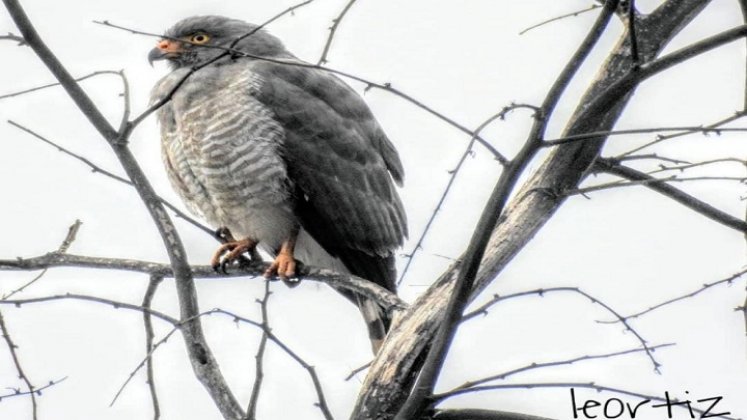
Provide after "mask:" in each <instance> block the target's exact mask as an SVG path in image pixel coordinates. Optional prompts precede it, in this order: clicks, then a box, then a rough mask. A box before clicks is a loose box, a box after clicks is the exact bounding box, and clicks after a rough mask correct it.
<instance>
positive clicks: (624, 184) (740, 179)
mask: <svg viewBox="0 0 747 420" xmlns="http://www.w3.org/2000/svg"><path fill="white" fill-rule="evenodd" d="M646 175H649V174H646ZM690 181H737V182H740V183H745V182H747V177H734V176H691V177H678V176H677V175H670V176H667V177H665V178H655V177H650V178H647V179H638V180H633V181H615V182H608V183H604V184H597V185H593V186H591V187H585V188H576V189H572V190H568V191H565V192H564V193H565V194H566V195H568V196H571V195H583V196H585V197H586V195H587V194H589V193H592V192H598V191H604V190H611V189H614V188H621V187H634V186H636V185H649V184H665V183H669V182H690Z"/></svg>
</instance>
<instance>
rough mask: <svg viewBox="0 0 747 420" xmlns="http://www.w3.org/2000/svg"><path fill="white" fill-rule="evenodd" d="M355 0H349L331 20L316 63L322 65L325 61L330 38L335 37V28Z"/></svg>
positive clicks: (330, 43) (330, 42) (330, 44)
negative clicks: (322, 49) (325, 40)
mask: <svg viewBox="0 0 747 420" xmlns="http://www.w3.org/2000/svg"><path fill="white" fill-rule="evenodd" d="M355 2H356V0H349V1H348V2H347V4H346V5H345V7H344V8H343V9H342V11H341V12H340V14H339V15H338V16H337V17H336V18H335V19H333V20H332V26H330V27H329V36H328V37H327V42H326V43H325V44H324V51H322V55H321V56H320V57H319V60H318V61H317V62H316V64H319V65H322V64H324V63H327V54H328V53H329V49H330V47H331V46H332V40H333V39H334V38H335V32H337V28H338V27H339V26H340V23H342V20H343V19H344V18H345V15H346V14H347V13H348V10H350V8H351V7H353V4H355Z"/></svg>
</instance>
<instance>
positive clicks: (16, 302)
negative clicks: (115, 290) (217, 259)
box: [0, 293, 179, 325]
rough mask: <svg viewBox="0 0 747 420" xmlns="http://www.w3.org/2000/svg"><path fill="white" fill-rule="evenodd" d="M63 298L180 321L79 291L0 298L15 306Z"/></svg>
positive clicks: (171, 321)
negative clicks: (22, 297)
mask: <svg viewBox="0 0 747 420" xmlns="http://www.w3.org/2000/svg"><path fill="white" fill-rule="evenodd" d="M61 300H81V301H86V302H95V303H102V304H104V305H109V306H111V307H113V308H114V309H127V310H131V311H138V312H147V313H149V314H151V315H153V316H154V317H156V318H158V319H161V320H164V321H166V322H168V323H170V324H172V325H174V324H178V323H179V320H178V319H176V318H174V317H172V316H170V315H167V314H165V313H163V312H159V311H156V310H153V309H151V308H146V307H143V306H140V305H134V304H132V303H127V302H121V301H118V300H112V299H106V298H102V297H98V296H90V295H82V294H79V293H65V294H64V295H49V296H39V297H34V298H27V299H4V300H0V305H13V306H15V307H21V306H23V305H31V304H34V303H44V302H53V301H61Z"/></svg>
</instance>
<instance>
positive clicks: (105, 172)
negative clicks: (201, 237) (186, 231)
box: [8, 120, 215, 237]
mask: <svg viewBox="0 0 747 420" xmlns="http://www.w3.org/2000/svg"><path fill="white" fill-rule="evenodd" d="M8 124H10V125H12V126H13V127H15V128H18V129H19V130H21V131H24V132H26V133H28V134H30V135H31V136H33V137H34V138H36V139H38V140H41V141H42V142H44V143H46V144H48V145H50V146H52V147H54V148H56V149H57V150H58V151H60V152H62V153H63V154H65V155H67V156H70V157H72V158H73V159H76V160H78V161H80V162H83V163H84V164H85V165H86V166H88V167H89V168H91V171H92V172H94V173H99V174H101V175H104V176H106V177H108V178H111V179H113V180H115V181H119V182H121V183H123V184H127V185H129V186H131V187H135V185H134V184H133V183H132V181H130V180H129V179H126V178H123V177H121V176H119V175H116V174H115V173H113V172H111V171H108V170H106V169H104V168H102V167H100V166H98V165H96V164H95V163H93V162H91V161H90V160H89V159H87V158H85V157H83V156H81V155H79V154H77V153H75V152H73V151H71V150H68V149H66V148H64V147H62V146H60V145H59V144H57V143H55V142H54V141H52V140H50V139H48V138H46V137H44V136H42V135H41V134H39V133H37V132H36V131H33V130H31V129H30V128H28V127H26V126H23V125H21V124H19V123H17V122H15V121H12V120H8ZM156 198H157V199H158V200H159V201H160V202H161V203H162V204H163V205H164V206H166V207H168V208H169V210H171V211H172V212H174V214H176V215H177V216H178V217H179V218H181V219H183V220H184V221H186V222H187V223H189V224H191V225H192V226H194V227H196V228H197V229H200V230H201V231H203V232H205V233H207V234H208V235H210V236H211V237H215V231H214V230H213V229H210V228H209V227H207V226H205V225H203V224H202V223H200V222H198V221H197V220H195V219H193V218H192V217H190V216H189V215H188V214H186V213H184V212H183V211H181V210H179V208H178V207H176V206H175V205H173V204H171V203H170V202H168V201H166V200H165V199H163V198H162V197H161V196H160V195H156Z"/></svg>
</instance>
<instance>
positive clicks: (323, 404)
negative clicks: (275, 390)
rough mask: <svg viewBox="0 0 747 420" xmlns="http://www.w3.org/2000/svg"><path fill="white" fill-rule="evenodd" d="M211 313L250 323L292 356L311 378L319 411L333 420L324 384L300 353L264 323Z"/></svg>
mask: <svg viewBox="0 0 747 420" xmlns="http://www.w3.org/2000/svg"><path fill="white" fill-rule="evenodd" d="M210 313H218V314H223V315H227V316H230V317H232V318H233V320H234V322H236V323H239V322H241V323H248V324H249V325H253V326H255V327H259V328H261V329H262V331H263V332H264V334H265V335H267V339H268V340H270V341H272V342H273V343H274V344H275V345H277V346H278V347H280V349H282V350H283V351H284V352H285V354H287V355H288V356H290V358H291V359H293V360H294V361H295V362H296V363H298V364H299V365H300V366H301V367H302V368H304V369H305V370H306V372H308V374H309V377H310V378H311V382H312V383H313V384H314V390H315V391H316V396H317V398H318V399H319V402H318V403H317V404H316V405H317V406H318V407H319V410H321V412H322V415H323V416H324V418H325V419H326V420H333V417H332V413H331V412H330V411H329V407H328V406H327V400H326V398H325V397H324V390H323V389H322V383H321V381H320V380H319V376H318V375H317V374H316V369H315V368H314V366H312V365H310V364H309V363H307V362H306V361H305V360H304V359H303V358H301V356H299V355H298V353H296V352H294V351H293V350H291V348H290V347H288V345H287V344H285V343H284V342H283V341H282V340H280V339H279V338H278V337H277V336H276V335H275V334H274V333H273V332H272V330H271V329H269V328H267V326H266V325H265V324H264V323H261V324H260V323H258V322H256V321H252V320H250V319H246V318H244V317H241V316H238V315H236V314H234V313H232V312H229V311H225V310H223V309H213V310H212V311H210Z"/></svg>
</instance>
